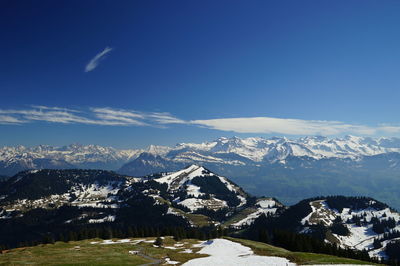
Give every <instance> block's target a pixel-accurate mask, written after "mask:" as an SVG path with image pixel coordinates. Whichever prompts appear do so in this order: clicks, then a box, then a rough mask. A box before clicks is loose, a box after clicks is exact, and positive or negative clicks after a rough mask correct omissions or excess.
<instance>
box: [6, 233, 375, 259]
mask: <svg viewBox="0 0 400 266" xmlns="http://www.w3.org/2000/svg"><path fill="white" fill-rule="evenodd" d="M227 239H229V240H232V241H235V242H239V243H241V244H243V245H245V246H248V247H250V248H252V249H253V250H254V252H255V253H256V254H258V255H266V256H278V257H285V258H288V259H289V260H290V261H292V262H296V263H299V264H332V263H340V264H368V263H366V262H363V261H356V260H352V259H345V258H339V257H335V256H329V255H323V254H313V253H303V252H291V251H288V250H285V249H282V248H278V247H274V246H271V245H267V244H264V243H260V242H255V241H250V240H243V239H237V238H230V237H227ZM147 240H154V238H147ZM92 241H99V242H102V241H103V240H100V239H91V240H82V241H76V242H75V241H71V242H68V243H64V242H57V243H55V244H47V245H38V246H35V247H26V248H18V249H12V250H9V251H7V252H5V253H3V254H0V265H22V264H23V265H26V264H30V265H141V264H145V263H149V262H153V261H151V260H149V259H145V258H143V257H141V256H137V255H131V254H129V253H128V251H130V250H140V251H141V252H142V253H143V254H145V255H147V256H149V257H151V258H154V259H157V260H161V261H162V262H165V260H164V259H165V258H166V257H168V258H170V259H171V260H173V261H179V262H181V263H183V262H186V261H188V260H191V259H194V258H199V257H202V256H205V255H200V254H196V253H195V252H197V251H198V250H199V249H200V248H192V245H193V244H196V243H199V241H198V240H193V239H185V240H182V241H180V242H179V243H181V244H184V245H183V246H182V248H180V249H167V248H158V247H153V243H143V242H142V243H140V244H137V245H133V244H132V243H120V244H111V245H102V244H91V243H90V242H92ZM176 243H177V242H175V241H174V240H173V239H172V238H169V237H166V238H165V239H164V247H165V246H173V245H174V244H176ZM184 248H190V249H192V250H193V252H194V253H180V252H181V251H182V250H183V249H184Z"/></svg>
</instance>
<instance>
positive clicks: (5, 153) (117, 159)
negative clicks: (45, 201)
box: [0, 144, 143, 175]
mask: <svg viewBox="0 0 400 266" xmlns="http://www.w3.org/2000/svg"><path fill="white" fill-rule="evenodd" d="M141 152H143V150H117V149H114V148H111V147H102V146H98V145H86V146H85V145H78V144H72V145H69V146H63V147H52V146H46V145H40V146H35V147H31V148H28V147H24V146H17V147H3V148H0V173H1V174H4V175H13V174H16V173H17V172H19V171H23V170H28V169H46V168H47V169H71V168H99V169H117V168H119V167H121V165H123V164H124V163H126V162H128V161H130V160H132V159H134V158H136V157H137V156H138V155H139V154H140V153H141Z"/></svg>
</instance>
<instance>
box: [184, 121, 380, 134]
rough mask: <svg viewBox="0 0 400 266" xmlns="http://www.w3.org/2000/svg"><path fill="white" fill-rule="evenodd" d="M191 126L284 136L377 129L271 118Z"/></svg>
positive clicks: (204, 123) (340, 123)
mask: <svg viewBox="0 0 400 266" xmlns="http://www.w3.org/2000/svg"><path fill="white" fill-rule="evenodd" d="M191 123H192V124H195V125H200V126H203V127H207V128H211V129H216V130H223V131H233V132H237V133H259V134H284V135H338V134H343V133H352V134H360V135H374V134H375V133H376V132H377V130H378V129H377V128H374V127H368V126H363V125H351V124H346V123H343V122H338V121H318V120H301V119H283V118H272V117H240V118H221V119H208V120H194V121H191Z"/></svg>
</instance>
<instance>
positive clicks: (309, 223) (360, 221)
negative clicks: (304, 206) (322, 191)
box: [301, 197, 400, 258]
mask: <svg viewBox="0 0 400 266" xmlns="http://www.w3.org/2000/svg"><path fill="white" fill-rule="evenodd" d="M309 206H310V207H311V211H310V212H309V213H308V214H307V216H305V217H304V218H303V219H302V220H301V224H302V225H303V229H302V231H303V232H307V231H308V230H310V231H312V230H313V226H316V225H323V226H324V227H325V228H326V233H325V235H326V241H329V242H331V243H336V244H338V245H340V246H341V247H343V248H352V249H358V250H364V249H365V250H367V251H368V253H369V255H370V256H371V257H379V258H382V257H383V258H386V254H385V247H386V245H387V244H388V243H390V242H392V241H395V240H396V239H398V238H400V214H399V213H398V212H396V211H394V210H393V209H391V208H389V206H387V205H386V204H383V203H381V202H378V201H376V200H374V199H372V198H346V197H336V198H335V197H329V198H325V199H317V200H312V201H310V202H309Z"/></svg>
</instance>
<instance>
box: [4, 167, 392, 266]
mask: <svg viewBox="0 0 400 266" xmlns="http://www.w3.org/2000/svg"><path fill="white" fill-rule="evenodd" d="M160 234H162V235H173V236H174V237H176V238H180V237H187V236H190V237H192V238H205V239H207V238H211V237H213V238H214V237H216V236H218V235H219V234H228V235H231V236H236V237H242V238H247V239H253V240H257V241H262V242H266V243H271V244H274V245H277V246H282V247H285V248H288V249H291V250H295V251H307V252H320V253H328V254H334V255H340V256H347V257H354V258H358V259H368V256H369V257H371V258H376V259H385V260H388V259H398V255H399V254H400V252H399V250H400V241H399V240H400V214H399V213H398V212H396V211H395V210H394V209H392V208H390V207H389V206H388V205H386V204H384V203H382V202H380V201H378V200H376V199H373V198H369V197H344V196H329V197H316V198H310V199H306V200H302V201H300V202H299V203H297V204H295V205H292V206H290V207H287V206H285V205H284V204H282V203H280V202H279V201H278V200H277V199H275V198H273V197H253V196H251V195H250V194H248V193H246V192H245V191H244V190H243V189H242V188H241V187H239V186H238V185H236V184H235V183H234V182H232V181H231V180H229V179H228V178H226V177H223V176H220V175H218V174H216V173H213V172H212V171H210V170H208V169H207V168H205V167H203V166H200V165H195V164H193V165H190V166H187V167H185V168H183V169H181V170H178V171H175V172H168V173H166V172H161V173H156V174H151V175H147V176H143V177H140V178H138V177H131V176H127V175H121V174H117V173H115V172H112V171H106V170H79V169H66V170H57V169H53V170H51V169H43V170H27V171H22V172H20V173H18V174H16V175H14V176H13V177H10V178H8V179H7V180H5V181H2V183H1V184H0V235H1V236H2V237H1V238H0V245H2V246H3V247H7V248H9V247H16V246H19V245H30V244H34V243H37V241H39V242H40V241H41V242H45V243H52V242H54V241H55V240H63V241H66V240H77V239H85V238H94V237H102V238H104V239H108V238H112V237H127V236H128V237H129V236H136V237H144V236H149V235H153V236H154V235H160ZM205 234H206V235H205ZM202 235H203V236H202Z"/></svg>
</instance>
